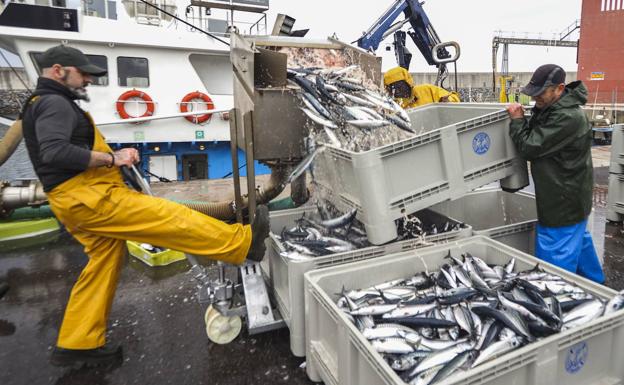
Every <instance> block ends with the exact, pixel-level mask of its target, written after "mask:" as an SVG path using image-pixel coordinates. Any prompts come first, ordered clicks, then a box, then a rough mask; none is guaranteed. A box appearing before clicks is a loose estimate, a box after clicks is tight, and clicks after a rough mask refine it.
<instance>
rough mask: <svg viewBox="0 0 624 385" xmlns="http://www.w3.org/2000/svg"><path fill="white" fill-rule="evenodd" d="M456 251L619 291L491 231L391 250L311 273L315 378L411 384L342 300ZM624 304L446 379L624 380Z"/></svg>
mask: <svg viewBox="0 0 624 385" xmlns="http://www.w3.org/2000/svg"><path fill="white" fill-rule="evenodd" d="M449 251H450V252H451V254H452V255H454V256H457V257H459V256H460V255H461V254H462V253H465V252H469V253H471V254H473V255H475V256H478V257H480V258H482V259H483V260H484V261H485V262H486V263H490V264H492V263H494V264H505V263H507V262H508V261H509V260H510V259H511V258H512V257H515V258H516V264H515V269H516V271H519V270H526V269H529V268H532V267H534V266H535V264H536V263H538V262H539V263H540V266H541V267H542V268H544V269H545V270H546V271H547V272H551V273H555V274H558V275H560V276H562V277H563V278H564V279H565V280H567V281H573V282H575V283H576V284H577V285H579V286H580V287H581V288H583V289H584V290H586V291H587V292H590V293H592V294H593V295H595V296H597V297H600V298H603V299H608V298H611V297H613V296H614V295H615V294H616V292H615V291H613V290H611V289H609V288H607V287H604V286H601V285H598V284H595V283H593V282H591V281H588V280H586V279H584V278H581V277H579V276H577V275H575V274H571V273H569V272H567V271H565V270H562V269H560V268H558V267H555V266H553V265H550V264H548V263H545V262H543V261H540V260H538V259H536V258H534V257H531V256H530V255H528V254H524V253H522V252H519V251H518V250H515V249H513V248H511V247H509V246H506V245H504V244H502V243H500V242H497V241H494V240H492V239H490V238H486V237H483V236H475V237H471V238H468V239H463V240H458V241H456V242H454V243H449V244H444V245H438V246H432V247H428V248H424V249H419V250H413V251H410V252H403V253H400V254H395V255H389V256H386V257H382V258H376V259H374V260H369V261H363V262H357V263H352V264H349V265H341V266H335V267H332V268H327V269H321V270H316V271H312V272H309V273H307V274H306V275H305V285H306V286H305V287H306V292H305V296H306V301H305V302H306V341H307V349H306V362H307V364H306V370H307V373H308V376H309V377H310V379H311V380H313V381H324V382H325V384H327V385H329V384H340V385H403V384H404V382H403V381H402V380H401V378H400V377H399V376H398V375H397V374H396V373H395V372H394V371H393V370H392V369H391V368H390V367H389V366H388V365H387V363H386V362H385V361H384V360H383V358H382V357H381V355H379V354H378V353H377V352H376V351H375V350H374V349H373V348H372V346H371V344H370V343H369V342H368V341H367V340H366V339H365V338H364V337H363V336H362V334H361V333H360V332H359V330H358V329H357V327H356V326H355V325H353V324H352V322H351V321H350V320H349V319H348V318H347V317H346V315H345V314H344V313H343V312H342V311H341V310H339V309H338V307H337V306H336V304H335V301H336V300H337V298H338V294H336V293H340V292H341V290H342V288H343V286H344V287H346V288H364V287H370V286H372V285H375V284H379V283H381V282H386V281H390V280H393V279H398V278H407V277H410V276H413V275H414V274H415V273H418V272H421V271H424V270H425V263H426V268H427V269H429V270H430V271H433V270H436V269H439V268H440V267H441V266H442V265H443V264H444V263H447V261H446V260H445V259H444V257H445V256H446V255H447V254H448V252H449ZM623 354H624V311H618V312H616V313H613V314H610V315H608V316H606V317H601V318H598V319H596V320H594V321H592V322H589V323H587V324H586V325H584V326H581V327H578V328H574V329H570V330H567V331H564V332H561V333H558V334H555V335H552V336H550V337H547V338H544V339H541V340H538V341H536V342H534V343H531V344H528V345H526V346H524V347H522V348H520V349H517V350H515V351H513V352H510V353H508V354H505V355H503V356H501V357H499V358H497V359H494V360H492V361H489V362H487V363H485V364H483V365H481V366H479V367H477V368H475V369H472V370H470V371H468V372H466V373H465V374H463V375H461V376H458V377H453V378H452V379H448V380H446V381H443V382H441V383H440V384H444V385H451V384H462V385H468V384H487V385H498V384H500V385H507V384H514V385H534V384H540V385H541V384H543V385H555V384H558V385H589V384H592V385H597V384H601V385H607V384H612V385H614V384H622V382H623V380H624V365H622V363H621V360H622V356H623Z"/></svg>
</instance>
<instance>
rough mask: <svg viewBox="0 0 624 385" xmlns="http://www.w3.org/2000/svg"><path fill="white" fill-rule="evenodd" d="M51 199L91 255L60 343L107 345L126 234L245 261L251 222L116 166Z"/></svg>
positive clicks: (101, 144) (76, 181)
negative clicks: (154, 191)
mask: <svg viewBox="0 0 624 385" xmlns="http://www.w3.org/2000/svg"><path fill="white" fill-rule="evenodd" d="M89 119H90V120H91V123H92V124H93V120H92V119H91V118H90V117H89ZM93 128H94V130H95V135H94V136H95V139H94V144H93V150H94V151H100V152H112V151H111V148H110V147H109V146H108V145H107V144H106V142H105V141H104V138H103V137H102V135H101V134H100V132H99V130H98V129H97V127H95V125H94V124H93ZM48 200H49V202H50V207H51V208H52V211H53V212H54V214H55V215H56V218H57V219H58V220H60V221H61V222H62V223H63V224H64V225H65V227H66V228H67V231H68V232H70V233H71V234H72V235H73V236H74V238H76V239H77V240H78V242H80V243H81V244H82V245H83V246H84V251H85V253H86V254H87V255H88V256H89V262H88V263H87V266H86V267H85V268H84V270H83V271H82V273H81V274H80V277H79V278H78V281H77V282H76V284H75V285H74V287H73V289H72V291H71V295H70V298H69V302H68V304H67V309H66V311H65V316H64V318H63V323H62V325H61V329H60V332H59V337H58V341H57V345H58V346H59V347H61V348H66V349H93V348H97V347H100V346H103V345H104V344H105V342H106V341H105V333H106V321H107V318H108V314H109V311H110V307H111V304H112V301H113V297H114V294H115V288H116V286H117V279H118V276H119V270H120V267H121V263H122V261H123V258H124V256H125V254H126V242H125V241H126V240H133V241H137V242H145V243H150V244H154V245H158V246H162V247H166V248H170V249H174V250H179V251H183V252H186V253H191V254H196V255H202V256H206V257H209V258H211V259H216V260H220V261H224V262H227V263H232V264H240V263H242V262H243V261H244V260H245V258H246V256H247V252H248V251H249V247H250V245H251V228H250V226H249V225H245V226H243V225H241V224H234V225H228V224H226V223H224V222H221V221H219V220H217V219H214V218H212V217H209V216H207V215H204V214H201V213H199V212H196V211H193V210H191V209H189V208H187V207H185V206H182V205H179V204H177V203H174V202H171V201H168V200H166V199H161V198H156V197H151V196H148V195H145V194H142V193H139V192H136V191H134V190H131V189H129V188H128V187H126V185H125V184H124V182H123V179H122V177H121V173H120V171H119V169H118V168H117V167H112V168H107V167H96V168H89V169H87V170H86V171H84V172H82V173H80V174H79V175H76V176H75V177H73V178H71V179H69V180H67V181H65V182H63V183H62V184H60V185H58V186H57V187H55V188H54V189H53V190H52V191H50V192H48Z"/></svg>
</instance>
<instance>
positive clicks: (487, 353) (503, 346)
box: [471, 337, 522, 368]
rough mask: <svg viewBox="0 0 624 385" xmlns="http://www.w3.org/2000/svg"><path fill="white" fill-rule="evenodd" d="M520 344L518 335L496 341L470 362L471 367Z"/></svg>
mask: <svg viewBox="0 0 624 385" xmlns="http://www.w3.org/2000/svg"><path fill="white" fill-rule="evenodd" d="M521 344H522V340H521V339H520V338H518V337H513V338H510V339H506V340H502V341H497V342H494V343H493V344H491V345H490V346H488V347H487V348H485V349H484V350H483V351H482V352H481V354H479V357H478V358H477V359H476V360H475V362H474V363H473V364H472V366H471V367H472V368H474V367H477V366H479V365H481V364H482V363H484V362H486V361H488V360H490V359H492V358H494V357H496V356H498V355H501V354H504V353H507V352H509V351H511V350H514V349H516V348H518V347H519V346H520V345H521Z"/></svg>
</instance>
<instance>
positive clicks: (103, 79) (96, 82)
mask: <svg viewBox="0 0 624 385" xmlns="http://www.w3.org/2000/svg"><path fill="white" fill-rule="evenodd" d="M41 55H43V52H31V53H30V57H31V59H32V61H33V63H34V64H35V69H36V70H37V75H41V70H42V69H43V68H41V64H39V60H40V59H41ZM86 56H87V58H89V61H91V63H93V64H95V65H96V66H98V67H100V68H104V69H105V70H107V71H108V59H107V58H106V56H104V55H86ZM91 78H92V79H93V82H92V83H91V85H93V86H107V85H108V74H107V75H104V76H91Z"/></svg>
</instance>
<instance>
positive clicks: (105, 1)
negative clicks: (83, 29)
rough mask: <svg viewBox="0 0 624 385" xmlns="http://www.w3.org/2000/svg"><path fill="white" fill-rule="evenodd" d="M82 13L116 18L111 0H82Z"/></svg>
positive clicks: (114, 7) (114, 5)
mask: <svg viewBox="0 0 624 385" xmlns="http://www.w3.org/2000/svg"><path fill="white" fill-rule="evenodd" d="M82 4H83V5H82V7H83V9H84V12H83V13H84V14H85V15H87V16H95V17H101V18H105V19H106V18H108V19H113V20H117V7H116V4H115V1H112V0H82Z"/></svg>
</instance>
